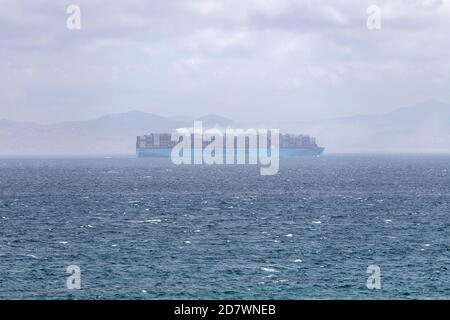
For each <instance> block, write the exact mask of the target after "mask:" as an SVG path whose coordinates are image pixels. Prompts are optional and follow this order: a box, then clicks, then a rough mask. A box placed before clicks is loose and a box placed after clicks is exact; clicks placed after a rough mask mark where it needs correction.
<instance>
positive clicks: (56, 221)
mask: <svg viewBox="0 0 450 320" xmlns="http://www.w3.org/2000/svg"><path fill="white" fill-rule="evenodd" d="M69 265H77V266H79V267H80V270H81V289H80V290H69V289H68V288H67V287H66V280H67V277H69V276H70V274H68V273H67V272H66V271H67V270H66V269H67V267H68V266H69ZM369 265H376V266H379V267H380V270H381V289H379V290H378V289H373V290H369V289H368V288H367V286H366V283H367V279H368V277H369V274H368V273H367V268H368V266H369ZM449 269H450V156H379V155H377V156H372V155H363V156H350V155H345V156H344V155H341V156H339V155H329V156H323V157H321V158H297V159H295V158H292V159H286V160H284V161H282V162H281V164H280V172H279V174H278V175H275V176H261V175H260V174H259V168H258V167H257V166H175V165H172V164H171V163H170V160H165V159H134V158H122V159H120V158H99V159H81V158H80V159H0V298H2V299H53V298H58V299H383V298H385V299H417V298H423V299H428V298H438V299H445V298H447V299H448V298H450V270H449Z"/></svg>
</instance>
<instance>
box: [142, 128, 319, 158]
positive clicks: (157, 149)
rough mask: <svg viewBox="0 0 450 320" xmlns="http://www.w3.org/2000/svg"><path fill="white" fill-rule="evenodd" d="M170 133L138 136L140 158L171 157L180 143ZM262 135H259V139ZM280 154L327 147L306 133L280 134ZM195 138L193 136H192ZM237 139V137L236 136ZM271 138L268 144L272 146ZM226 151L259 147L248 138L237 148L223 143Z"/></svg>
mask: <svg viewBox="0 0 450 320" xmlns="http://www.w3.org/2000/svg"><path fill="white" fill-rule="evenodd" d="M171 138H172V136H171V134H170V133H150V134H147V135H143V136H138V137H137V139H136V155H137V156H138V157H139V158H162V157H170V156H171V153H172V148H173V147H174V146H175V145H176V144H177V143H178V142H177V141H172V139H171ZM259 138H260V137H259V136H258V139H259ZM279 138H280V139H279V155H280V156H281V157H301V156H310V157H311V156H320V155H321V154H322V153H323V152H324V150H325V148H323V147H319V146H318V145H317V143H316V139H315V138H314V137H310V136H306V135H294V134H280V136H279ZM191 139H192V140H193V136H191ZM235 139H236V138H235ZM209 143H210V142H206V141H204V142H203V143H202V148H203V149H204V148H206V147H207V145H208V144H209ZM270 143H271V141H270V140H269V141H268V143H267V145H268V146H270ZM223 146H224V152H225V153H226V152H229V151H232V152H235V153H239V152H245V153H247V154H248V153H249V152H250V153H251V152H257V149H255V150H253V151H252V149H251V148H249V141H248V139H247V140H245V144H244V145H243V146H242V147H241V148H239V147H238V146H237V141H235V144H234V146H235V148H234V149H232V150H227V149H226V143H225V142H224V143H223Z"/></svg>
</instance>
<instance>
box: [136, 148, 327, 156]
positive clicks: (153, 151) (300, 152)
mask: <svg viewBox="0 0 450 320" xmlns="http://www.w3.org/2000/svg"><path fill="white" fill-rule="evenodd" d="M279 150H280V157H314V156H320V155H321V154H322V153H323V152H324V150H325V148H320V147H315V148H314V147H311V148H280V149H279ZM225 152H226V151H224V154H225ZM253 152H255V153H256V154H257V152H258V150H256V149H255V150H245V149H241V150H237V154H241V153H245V154H249V153H253ZM171 153H172V149H171V148H137V149H136V155H137V156H138V157H139V158H170V155H171Z"/></svg>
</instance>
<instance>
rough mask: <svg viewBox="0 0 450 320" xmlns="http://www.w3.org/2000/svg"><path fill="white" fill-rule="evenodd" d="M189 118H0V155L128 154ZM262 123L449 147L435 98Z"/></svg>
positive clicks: (222, 123) (223, 121) (387, 146)
mask: <svg viewBox="0 0 450 320" xmlns="http://www.w3.org/2000/svg"><path fill="white" fill-rule="evenodd" d="M193 120H194V119H193V118H192V119H191V118H187V117H162V116H158V115H155V114H151V113H145V112H140V111H130V112H126V113H120V114H112V115H105V116H102V117H100V118H97V119H93V120H88V121H73V122H62V123H57V124H50V125H43V124H36V123H25V122H15V121H9V120H0V156H25V155H107V154H117V155H119V154H134V152H135V139H136V136H137V135H142V134H145V133H149V132H171V131H173V130H174V129H176V128H180V127H191V126H192V124H193ZM199 120H203V122H204V124H205V126H208V127H239V126H242V127H244V128H245V127H252V126H255V127H256V128H257V127H262V126H263V125H262V124H258V125H254V124H249V123H245V124H244V123H237V122H235V121H233V120H231V119H227V118H224V117H221V116H217V115H208V116H204V117H201V118H199ZM267 126H268V127H269V128H270V127H272V128H274V127H276V126H278V127H279V128H280V129H281V130H282V131H284V132H290V133H303V134H310V135H313V136H315V137H317V139H318V141H319V143H320V144H321V145H322V146H324V147H326V150H327V151H328V152H356V153H357V152H395V153H403V152H405V153H407V152H423V153H435V152H436V153H450V105H449V104H445V103H441V102H435V101H429V102H425V103H420V104H418V105H415V106H411V107H407V108H401V109H397V110H395V111H393V112H390V113H385V114H377V115H358V116H353V117H346V118H336V119H330V120H323V121H315V122H300V121H299V122H296V121H292V122H289V123H278V124H271V125H270V126H269V125H267Z"/></svg>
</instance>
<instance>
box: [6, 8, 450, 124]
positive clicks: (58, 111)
mask: <svg viewBox="0 0 450 320" xmlns="http://www.w3.org/2000/svg"><path fill="white" fill-rule="evenodd" d="M71 4H75V5H79V7H80V8H81V29H80V30H69V29H68V28H67V27H66V20H67V18H68V17H69V14H67V13H66V9H67V7H68V6H69V5H71ZM372 4H376V5H379V6H380V8H381V10H382V11H381V18H382V20H381V23H382V25H381V30H368V28H367V26H366V21H367V17H368V14H367V12H366V10H367V7H368V6H369V5H372ZM449 38H450V0H403V1H400V0H391V1H381V0H369V1H366V0H359V1H354V0H353V1H351V0H330V1H322V0H310V1H308V0H261V1H257V0H248V1H245V0H226V1H225V0H223V1H213V0H184V1H181V0H180V1H176V0H170V1H167V0H158V1H157V0H152V1H144V0H127V1H125V0H124V1H114V0H110V1H98V0H79V1H72V0H70V1H60V0H58V1H57V0H53V1H47V0H42V1H39V0H28V1H24V0H0V88H1V89H0V93H1V94H0V118H8V119H12V120H23V121H35V122H41V123H51V122H58V121H63V120H80V119H90V118H95V117H97V116H100V115H103V114H108V113H116V112H123V111H128V110H142V111H146V112H152V113H156V114H160V115H164V116H177V115H186V116H200V115H204V114H211V113H215V114H220V115H223V116H227V117H231V118H233V119H235V120H241V121H268V120H281V121H292V120H296V121H305V120H313V119H321V118H330V117H337V116H347V115H354V114H364V113H380V112H385V111H389V110H392V109H395V108H398V107H404V106H408V105H411V104H414V103H416V102H421V101H423V100H428V99H437V100H442V101H444V102H450V85H449V84H450V39H449Z"/></svg>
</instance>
